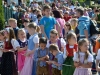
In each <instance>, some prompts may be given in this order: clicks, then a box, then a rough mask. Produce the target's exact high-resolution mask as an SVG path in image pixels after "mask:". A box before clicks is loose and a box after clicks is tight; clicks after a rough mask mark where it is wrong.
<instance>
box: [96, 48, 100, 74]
mask: <svg viewBox="0 0 100 75" xmlns="http://www.w3.org/2000/svg"><path fill="white" fill-rule="evenodd" d="M99 64H100V49H99V50H98V54H97V57H96V69H97V71H98V73H99V74H98V75H100V65H99Z"/></svg>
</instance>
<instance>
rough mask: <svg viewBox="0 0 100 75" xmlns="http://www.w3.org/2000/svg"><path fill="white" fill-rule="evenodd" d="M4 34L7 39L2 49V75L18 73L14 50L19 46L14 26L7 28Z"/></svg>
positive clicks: (16, 74) (15, 74)
mask: <svg viewBox="0 0 100 75" xmlns="http://www.w3.org/2000/svg"><path fill="white" fill-rule="evenodd" d="M4 34H5V37H6V40H5V43H4V48H3V49H2V51H3V55H2V59H1V75H18V73H17V69H16V65H15V59H14V52H15V50H16V47H17V46H18V42H17V41H16V40H15V34H14V31H13V29H12V28H6V30H5V32H4Z"/></svg>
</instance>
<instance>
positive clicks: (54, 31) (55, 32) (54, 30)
mask: <svg viewBox="0 0 100 75" xmlns="http://www.w3.org/2000/svg"><path fill="white" fill-rule="evenodd" d="M50 33H51V34H55V35H56V36H58V31H57V30H56V29H52V30H51V31H50Z"/></svg>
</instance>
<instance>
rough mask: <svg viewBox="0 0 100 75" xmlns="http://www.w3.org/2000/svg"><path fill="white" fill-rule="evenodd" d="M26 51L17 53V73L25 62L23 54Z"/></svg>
mask: <svg viewBox="0 0 100 75" xmlns="http://www.w3.org/2000/svg"><path fill="white" fill-rule="evenodd" d="M25 52H26V51H21V52H18V71H21V70H22V68H23V66H24V62H25V56H24V54H25Z"/></svg>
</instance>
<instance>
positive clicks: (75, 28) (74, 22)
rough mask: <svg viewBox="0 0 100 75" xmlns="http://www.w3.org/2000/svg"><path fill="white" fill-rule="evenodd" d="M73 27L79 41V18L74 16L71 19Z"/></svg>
mask: <svg viewBox="0 0 100 75" xmlns="http://www.w3.org/2000/svg"><path fill="white" fill-rule="evenodd" d="M70 24H71V27H72V30H73V31H74V32H75V34H76V35H77V41H78V40H79V30H78V28H77V25H78V19H76V18H72V19H71V22H70Z"/></svg>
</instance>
